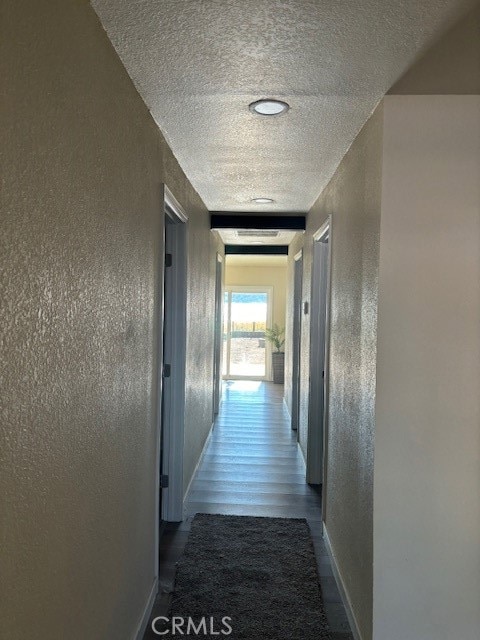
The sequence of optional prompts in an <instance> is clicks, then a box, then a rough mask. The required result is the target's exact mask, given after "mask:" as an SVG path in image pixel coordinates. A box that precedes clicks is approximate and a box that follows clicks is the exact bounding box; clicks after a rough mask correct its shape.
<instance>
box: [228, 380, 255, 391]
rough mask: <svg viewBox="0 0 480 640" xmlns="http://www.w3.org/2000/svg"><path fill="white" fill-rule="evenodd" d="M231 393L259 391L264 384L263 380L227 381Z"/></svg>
mask: <svg viewBox="0 0 480 640" xmlns="http://www.w3.org/2000/svg"><path fill="white" fill-rule="evenodd" d="M226 383H227V385H228V388H229V390H231V391H257V389H259V388H260V385H261V384H262V381H261V380H226Z"/></svg>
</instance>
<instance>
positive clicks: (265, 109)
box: [248, 98, 290, 116]
mask: <svg viewBox="0 0 480 640" xmlns="http://www.w3.org/2000/svg"><path fill="white" fill-rule="evenodd" d="M248 108H249V109H250V111H251V112H252V113H255V114H256V115H258V116H279V115H281V114H282V113H286V112H287V111H288V110H289V109H290V105H288V104H287V103H286V102H282V101H281V100H275V99H273V98H264V99H262V100H257V101H256V102H252V103H251V104H250V105H249V106H248Z"/></svg>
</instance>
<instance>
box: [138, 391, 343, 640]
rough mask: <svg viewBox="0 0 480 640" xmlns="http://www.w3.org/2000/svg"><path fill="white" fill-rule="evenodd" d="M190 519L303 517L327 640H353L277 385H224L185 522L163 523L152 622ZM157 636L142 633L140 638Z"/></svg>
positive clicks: (314, 495) (315, 497) (162, 610)
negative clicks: (205, 516) (328, 629)
mask: <svg viewBox="0 0 480 640" xmlns="http://www.w3.org/2000/svg"><path fill="white" fill-rule="evenodd" d="M195 513H223V514H232V515H252V516H269V517H287V518H306V519H307V520H308V523H309V526H310V529H311V531H312V538H313V541H314V545H315V554H316V558H317V566H318V571H319V576H320V584H321V587H322V593H323V599H324V603H325V610H326V613H327V618H328V621H329V623H330V627H331V630H332V640H353V636H352V635H351V632H350V627H349V624H348V620H347V617H346V614H345V609H344V607H343V604H342V601H341V598H340V594H339V592H338V589H337V586H336V583H335V579H334V577H333V573H332V568H331V564H330V559H329V556H328V555H327V551H326V549H325V546H324V543H323V538H322V527H321V495H320V491H319V490H318V488H315V487H312V486H309V485H307V484H306V482H305V465H304V461H303V457H302V455H301V453H300V450H299V448H298V446H297V439H296V433H295V432H294V431H292V430H291V428H290V418H289V416H288V414H287V411H286V409H285V406H284V403H283V386H282V385H274V384H272V383H268V382H256V381H233V380H231V381H227V382H225V383H224V390H223V399H222V404H221V409H220V413H219V415H218V417H217V420H216V421H215V426H214V429H213V432H212V435H211V438H210V441H209V443H208V445H207V447H206V450H205V454H204V456H203V459H202V460H201V463H200V465H199V468H198V471H197V473H196V475H195V478H194V480H193V482H192V485H191V488H190V491H189V494H188V496H187V500H186V503H185V519H184V521H183V522H182V523H180V524H168V525H167V527H166V529H165V532H164V535H163V536H162V539H161V544H160V593H159V596H158V598H157V601H156V603H155V607H154V612H153V614H152V615H153V617H155V616H159V615H165V614H166V612H167V610H168V605H169V593H170V592H171V591H172V589H173V585H174V580H175V562H176V561H177V560H178V559H179V557H180V556H181V554H182V552H183V548H184V546H185V543H186V540H187V537H188V531H189V528H190V524H191V520H192V517H193V516H194V515H195ZM292 544H294V541H292ZM155 637H158V636H155V635H154V634H153V633H152V631H151V630H150V629H147V632H146V634H145V640H147V639H148V640H150V639H152V638H155ZM252 640H257V639H252ZM293 640H301V638H298V639H297V638H295V639H293Z"/></svg>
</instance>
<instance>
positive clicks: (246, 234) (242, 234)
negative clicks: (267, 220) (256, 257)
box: [237, 229, 278, 238]
mask: <svg viewBox="0 0 480 640" xmlns="http://www.w3.org/2000/svg"><path fill="white" fill-rule="evenodd" d="M237 236H238V237H239V238H276V237H277V236H278V231H276V230H275V229H237Z"/></svg>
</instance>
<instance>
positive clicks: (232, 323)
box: [222, 286, 272, 380]
mask: <svg viewBox="0 0 480 640" xmlns="http://www.w3.org/2000/svg"><path fill="white" fill-rule="evenodd" d="M223 318H224V322H223V340H224V348H223V363H222V374H223V377H224V378H226V379H230V380H232V379H233V380H235V379H242V378H247V379H249V380H268V379H270V377H271V371H270V369H271V366H270V360H271V357H270V355H271V348H270V345H269V343H268V342H267V341H266V340H265V329H266V328H267V327H270V326H271V323H272V287H266V286H264V287H248V286H243V287H240V286H239V287H226V289H225V293H224V316H223Z"/></svg>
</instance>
